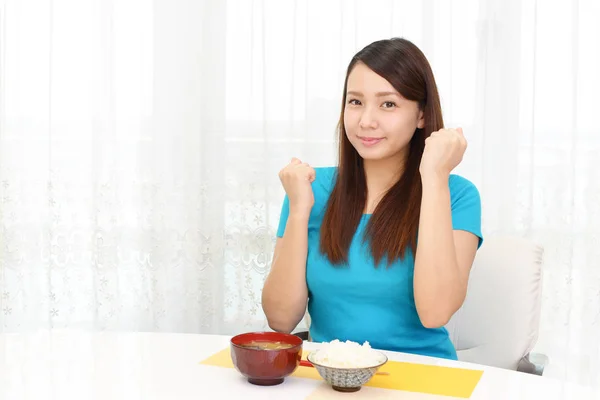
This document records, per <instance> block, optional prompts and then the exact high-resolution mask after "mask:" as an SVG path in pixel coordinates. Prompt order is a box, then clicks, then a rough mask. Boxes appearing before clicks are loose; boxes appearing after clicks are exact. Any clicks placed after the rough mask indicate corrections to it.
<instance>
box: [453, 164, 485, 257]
mask: <svg viewBox="0 0 600 400" xmlns="http://www.w3.org/2000/svg"><path fill="white" fill-rule="evenodd" d="M450 191H451V202H452V204H451V207H452V227H453V228H454V229H455V230H463V231H467V232H471V233H472V234H474V235H475V236H477V237H478V238H479V244H478V246H477V248H479V247H481V244H482V243H483V234H482V233H481V198H480V196H479V191H478V190H477V187H476V186H475V185H474V184H473V183H471V182H470V181H468V180H466V179H465V178H462V177H460V176H456V175H454V176H452V178H451V180H450Z"/></svg>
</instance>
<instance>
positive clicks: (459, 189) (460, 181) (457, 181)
mask: <svg viewBox="0 0 600 400" xmlns="http://www.w3.org/2000/svg"><path fill="white" fill-rule="evenodd" d="M448 186H449V188H450V197H451V199H452V203H454V202H455V201H459V200H464V199H466V198H467V199H472V200H476V201H479V198H480V196H479V190H478V189H477V186H475V184H474V183H473V182H471V181H470V180H468V179H467V178H465V177H463V176H460V175H456V174H451V175H450V178H449V179H448Z"/></svg>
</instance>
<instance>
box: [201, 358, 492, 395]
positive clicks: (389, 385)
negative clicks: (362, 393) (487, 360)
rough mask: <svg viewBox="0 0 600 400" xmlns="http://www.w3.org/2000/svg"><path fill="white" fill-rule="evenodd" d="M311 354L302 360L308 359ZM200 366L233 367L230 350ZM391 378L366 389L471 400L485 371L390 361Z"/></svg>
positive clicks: (311, 373) (379, 378)
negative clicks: (469, 399) (373, 388)
mask: <svg viewBox="0 0 600 400" xmlns="http://www.w3.org/2000/svg"><path fill="white" fill-rule="evenodd" d="M307 354H308V352H307V351H304V352H303V355H302V358H306V355H307ZM200 364H203V365H212V366H217V367H224V368H233V363H232V361H231V355H230V350H229V348H226V349H224V350H221V351H219V352H218V353H215V354H213V355H212V356H210V357H208V358H207V359H206V360H204V361H202V362H201V363H200ZM379 371H381V372H389V374H390V375H376V376H374V377H373V379H371V380H370V381H369V382H368V383H367V384H366V385H365V386H372V387H378V388H383V389H391V390H404V391H407V392H417V393H427V394H435V395H442V396H452V397H459V398H464V399H468V398H469V397H471V394H472V393H473V390H475V387H476V386H477V384H478V383H479V380H480V379H481V376H482V375H483V371H479V370H471V369H463V368H450V367H440V366H437V365H425V364H414V363H407V362H398V361H388V362H387V363H386V364H385V365H384V366H383V367H381V368H380V370H379ZM292 376H293V377H296V378H308V379H322V378H321V376H320V375H319V373H318V372H317V370H316V369H315V368H311V367H298V369H296V371H295V372H294V373H293V374H292Z"/></svg>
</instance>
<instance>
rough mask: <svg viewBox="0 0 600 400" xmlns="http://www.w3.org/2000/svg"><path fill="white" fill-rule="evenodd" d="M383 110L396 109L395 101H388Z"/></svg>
mask: <svg viewBox="0 0 600 400" xmlns="http://www.w3.org/2000/svg"><path fill="white" fill-rule="evenodd" d="M382 106H383V108H393V107H396V103H394V102H393V101H386V102H384V103H383V104H382Z"/></svg>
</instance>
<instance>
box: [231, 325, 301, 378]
mask: <svg viewBox="0 0 600 400" xmlns="http://www.w3.org/2000/svg"><path fill="white" fill-rule="evenodd" d="M251 342H280V343H286V344H289V345H292V347H289V348H286V349H277V350H265V349H255V348H247V347H243V345H247V344H248V343H251ZM230 349H231V360H232V361H233V365H234V366H235V369H237V370H238V371H239V372H240V373H241V374H242V375H243V376H245V377H246V378H247V379H248V382H250V383H252V384H255V385H261V386H272V385H278V384H280V383H282V382H283V380H284V378H285V377H286V376H289V375H291V374H292V373H293V372H294V371H295V370H296V368H298V365H299V364H300V359H301V358H302V339H301V338H299V337H298V336H295V335H288V334H285V333H278V332H251V333H243V334H241V335H237V336H234V337H233V338H232V339H231V343H230Z"/></svg>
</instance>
